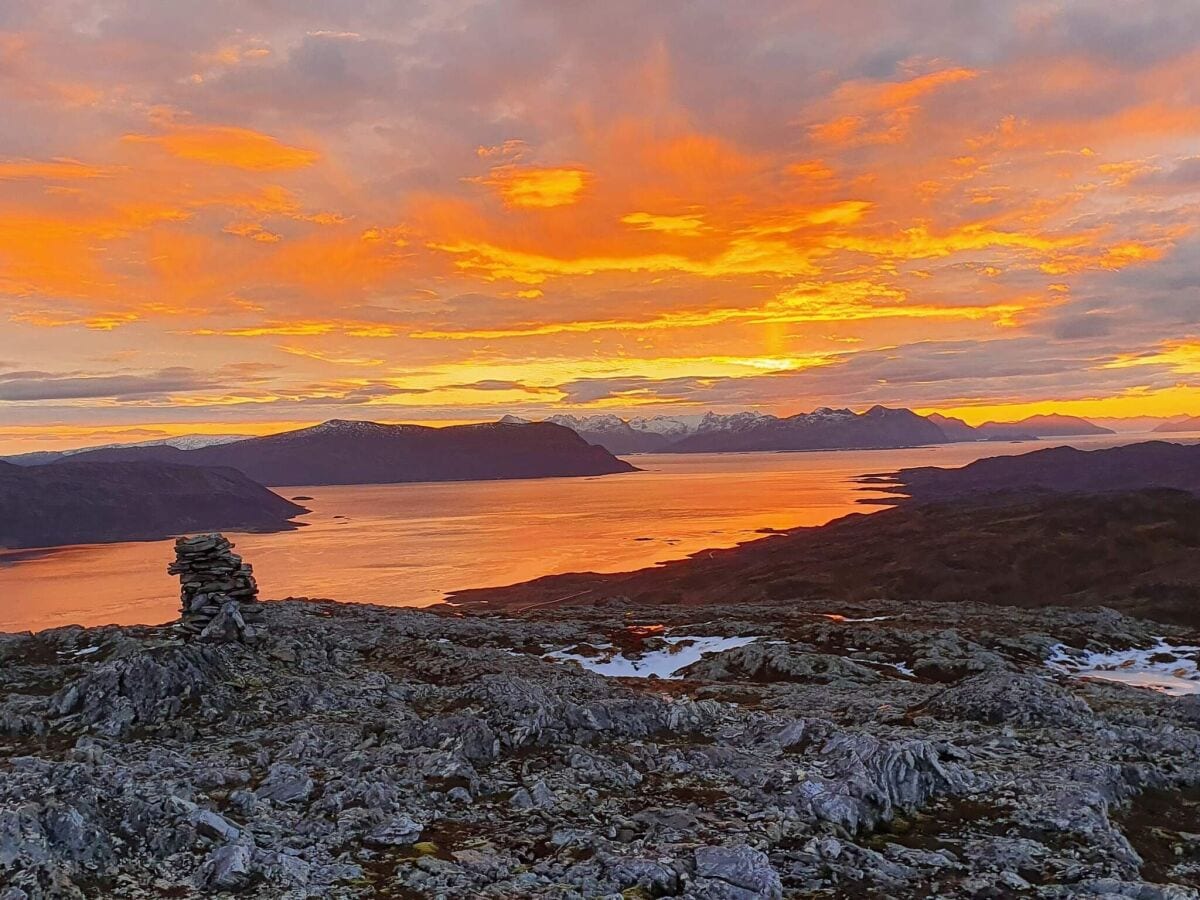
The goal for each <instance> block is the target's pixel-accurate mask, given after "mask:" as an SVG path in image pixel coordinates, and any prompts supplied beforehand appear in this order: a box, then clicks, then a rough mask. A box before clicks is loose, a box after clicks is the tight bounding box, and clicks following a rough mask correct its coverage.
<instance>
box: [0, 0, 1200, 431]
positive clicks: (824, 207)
mask: <svg viewBox="0 0 1200 900" xmlns="http://www.w3.org/2000/svg"><path fill="white" fill-rule="evenodd" d="M1198 225H1200V15H1197V12H1196V5H1195V2H1194V0H1179V2H1172V0H1138V2H1132V0H1096V2H1092V0H1079V2H1067V0H1059V2H1042V0H1032V2H1004V0H996V2H989V3H955V4H947V3H945V2H942V0H886V2H885V0H856V2H854V3H846V2H844V0H841V2H825V0H755V2H754V3H729V2H727V0H688V2H684V0H658V2H653V3H649V2H626V0H605V2H604V3H590V2H582V0H528V2H523V0H504V2H493V0H436V2H433V0H431V2H420V0H404V2H399V0H395V2H388V0H337V2H332V0H323V2H317V0H286V2H285V0H209V2H205V3H195V2H182V0H12V2H8V3H4V4H0V450H3V451H8V452H16V451H19V450H27V449H35V448H41V447H65V446H76V445H79V444H82V443H96V442H99V441H103V442H108V441H121V440H138V439H147V438H153V437H156V436H161V435H166V434H178V433H185V432H189V433H190V432H213V433H264V432H267V431H273V430H280V429H281V428H285V427H292V426H294V425H299V424H305V423H312V422H319V421H323V420H325V419H330V418H354V419H372V420H376V421H430V422H455V421H479V420H485V419H491V418H495V417H497V416H499V415H502V414H505V413H516V414H521V415H526V416H533V417H537V416H540V415H547V414H551V413H556V412H574V413H577V414H591V413H606V412H615V413H618V414H622V415H655V414H671V413H680V414H685V413H686V414H692V413H696V412H701V411H704V410H709V409H711V410H716V411H724V412H728V411H734V410H741V409H749V408H754V409H760V410H763V411H767V412H773V413H776V414H792V413H796V412H800V411H806V410H809V409H812V408H814V407H817V406H849V407H852V408H855V409H859V408H864V407H868V406H870V405H873V404H876V403H882V404H886V405H891V406H908V407H911V408H914V409H917V410H920V411H931V410H935V409H936V410H940V411H943V412H949V413H952V414H957V415H961V416H963V417H964V418H966V419H967V420H968V421H972V422H979V421H983V420H986V419H997V418H1000V419H1004V418H1008V419H1012V418H1018V417H1020V416H1023V415H1027V414H1030V413H1035V412H1048V411H1051V410H1057V411H1061V412H1068V413H1077V414H1083V415H1094V416H1138V415H1162V416H1166V415H1175V414H1182V413H1190V414H1200V386H1198V385H1197V376H1198V375H1200V234H1198V232H1197V226H1198Z"/></svg>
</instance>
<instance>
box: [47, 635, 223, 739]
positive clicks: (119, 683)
mask: <svg viewBox="0 0 1200 900" xmlns="http://www.w3.org/2000/svg"><path fill="white" fill-rule="evenodd" d="M227 674H228V666H227V663H226V660H225V658H224V657H223V656H222V655H221V654H220V652H218V651H216V650H214V649H209V648H206V647H198V646H167V647H158V648H150V649H147V650H142V651H138V652H135V653H132V654H131V655H128V656H122V657H118V658H116V659H112V660H108V661H105V662H101V663H99V664H98V665H97V666H96V667H95V668H93V669H91V670H90V671H87V672H86V674H84V675H83V676H82V677H80V678H78V679H76V680H74V681H72V682H70V683H69V684H67V685H65V686H64V687H63V688H62V690H60V691H59V692H58V693H57V694H55V695H54V697H53V698H52V699H51V701H50V704H49V706H50V713H51V714H52V715H58V716H69V717H71V719H72V720H73V721H74V722H77V723H78V724H79V725H82V726H87V727H89V728H91V729H92V730H94V731H96V732H97V733H100V734H105V735H108V736H113V737H115V736H118V735H122V734H125V733H126V732H127V731H128V730H129V729H131V728H133V727H134V726H140V727H150V726H154V725H159V724H161V723H163V722H165V721H167V720H169V719H173V718H175V717H177V716H179V715H180V714H181V713H182V712H183V710H184V709H186V708H187V707H189V706H195V705H198V704H199V702H200V700H201V698H202V697H203V696H204V695H205V693H206V692H207V691H208V689H209V688H211V687H212V686H213V685H214V684H215V683H217V682H219V681H220V680H222V679H223V678H225V677H226V676H227Z"/></svg>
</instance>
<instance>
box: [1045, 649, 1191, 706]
mask: <svg viewBox="0 0 1200 900" xmlns="http://www.w3.org/2000/svg"><path fill="white" fill-rule="evenodd" d="M1046 665H1047V666H1049V667H1050V668H1051V669H1054V670H1055V671H1057V672H1062V673H1064V674H1066V675H1071V676H1073V677H1075V678H1092V679H1097V680H1100V681H1114V682H1117V683H1120V684H1127V685H1129V686H1130V687H1140V688H1149V689H1151V690H1154V691H1159V692H1160V693H1163V694H1167V695H1169V696H1172V697H1182V696H1184V695H1187V694H1200V647H1195V646H1192V645H1190V644H1172V643H1170V642H1169V641H1167V640H1166V639H1164V638H1157V639H1156V642H1155V644H1154V645H1153V646H1151V647H1148V648H1145V649H1142V650H1138V649H1133V650H1109V651H1107V652H1091V651H1087V650H1077V649H1075V648H1074V647H1067V646H1065V645H1064V644H1055V645H1054V646H1053V647H1051V648H1050V658H1049V659H1047V660H1046Z"/></svg>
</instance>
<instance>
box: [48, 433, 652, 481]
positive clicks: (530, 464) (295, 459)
mask: <svg viewBox="0 0 1200 900" xmlns="http://www.w3.org/2000/svg"><path fill="white" fill-rule="evenodd" d="M77 461H87V462H97V463H98V462H146V461H153V462H167V463H175V464H182V465H193V466H228V467H230V468H233V469H237V470H238V471H239V472H241V473H243V474H244V475H246V476H248V477H250V478H252V479H254V480H255V481H258V482H260V483H261V484H267V485H285V484H290V485H320V484H390V483H397V482H412V481H476V480H486V479H502V478H551V477H559V476H571V475H608V474H611V473H616V472H631V471H635V468H634V467H633V466H632V465H630V464H629V463H627V462H625V461H623V460H619V459H616V458H615V457H614V456H613V455H612V454H611V453H609V452H608V451H607V450H605V449H604V448H603V447H596V446H592V445H591V444H589V443H588V442H587V441H585V440H583V439H582V438H581V437H580V436H579V435H578V434H576V433H575V432H574V431H572V430H571V429H569V428H563V427H560V426H558V425H553V424H549V423H539V424H537V425H529V426H522V427H519V428H518V427H515V426H512V425H506V424H501V423H491V424H486V425H453V426H448V427H446V428H428V427H425V426H422V425H380V424H377V423H374V422H350V421H343V420H336V419H335V420H332V421H329V422H325V423H323V424H321V425H314V426H313V427H311V428H302V429H300V430H298V431H287V432H283V433H282V434H273V435H269V436H267V437H256V438H247V439H245V440H240V441H234V442H232V443H224V444H215V445H209V446H203V447H198V448H196V449H190V450H185V449H179V448H177V447H173V446H170V445H165V444H156V445H152V446H132V447H131V446H125V447H107V448H96V449H91V450H85V451H79V452H75V453H73V454H72V455H71V456H70V457H68V458H67V459H65V460H62V459H60V460H59V461H57V462H52V463H51V465H56V466H57V465H68V464H71V463H74V462H77Z"/></svg>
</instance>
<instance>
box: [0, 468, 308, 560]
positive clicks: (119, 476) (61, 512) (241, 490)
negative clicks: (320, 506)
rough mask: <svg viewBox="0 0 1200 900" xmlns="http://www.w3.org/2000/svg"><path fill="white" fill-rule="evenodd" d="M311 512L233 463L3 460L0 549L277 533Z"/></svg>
mask: <svg viewBox="0 0 1200 900" xmlns="http://www.w3.org/2000/svg"><path fill="white" fill-rule="evenodd" d="M305 512H308V510H307V509H305V508H304V507H303V506H299V505H297V504H295V503H292V502H290V501H288V500H285V499H283V498H282V497H280V496H279V495H278V494H275V493H273V492H272V491H270V490H268V489H267V488H265V487H263V486H262V485H261V484H258V483H256V482H254V481H252V480H250V479H249V478H247V477H246V476H245V475H243V474H242V473H241V472H238V471H236V470H234V469H230V468H214V467H205V466H181V465H174V464H171V463H163V462H154V461H149V460H147V461H143V462H111V463H105V462H86V461H75V460H72V461H70V462H63V463H58V464H55V465H50V466H29V467H25V466H14V465H10V464H9V463H4V462H0V547H6V548H9V549H19V548H23V547H52V546H57V545H62V544H87V543H103V542H110V541H142V540H155V539H158V538H163V537H167V536H169V535H172V534H180V533H182V532H187V531H206V530H210V529H214V528H225V529H229V530H232V531H280V530H286V529H290V528H295V527H296V525H295V524H294V523H293V522H292V521H291V520H292V518H294V517H295V516H298V515H301V514H303V513H305Z"/></svg>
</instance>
